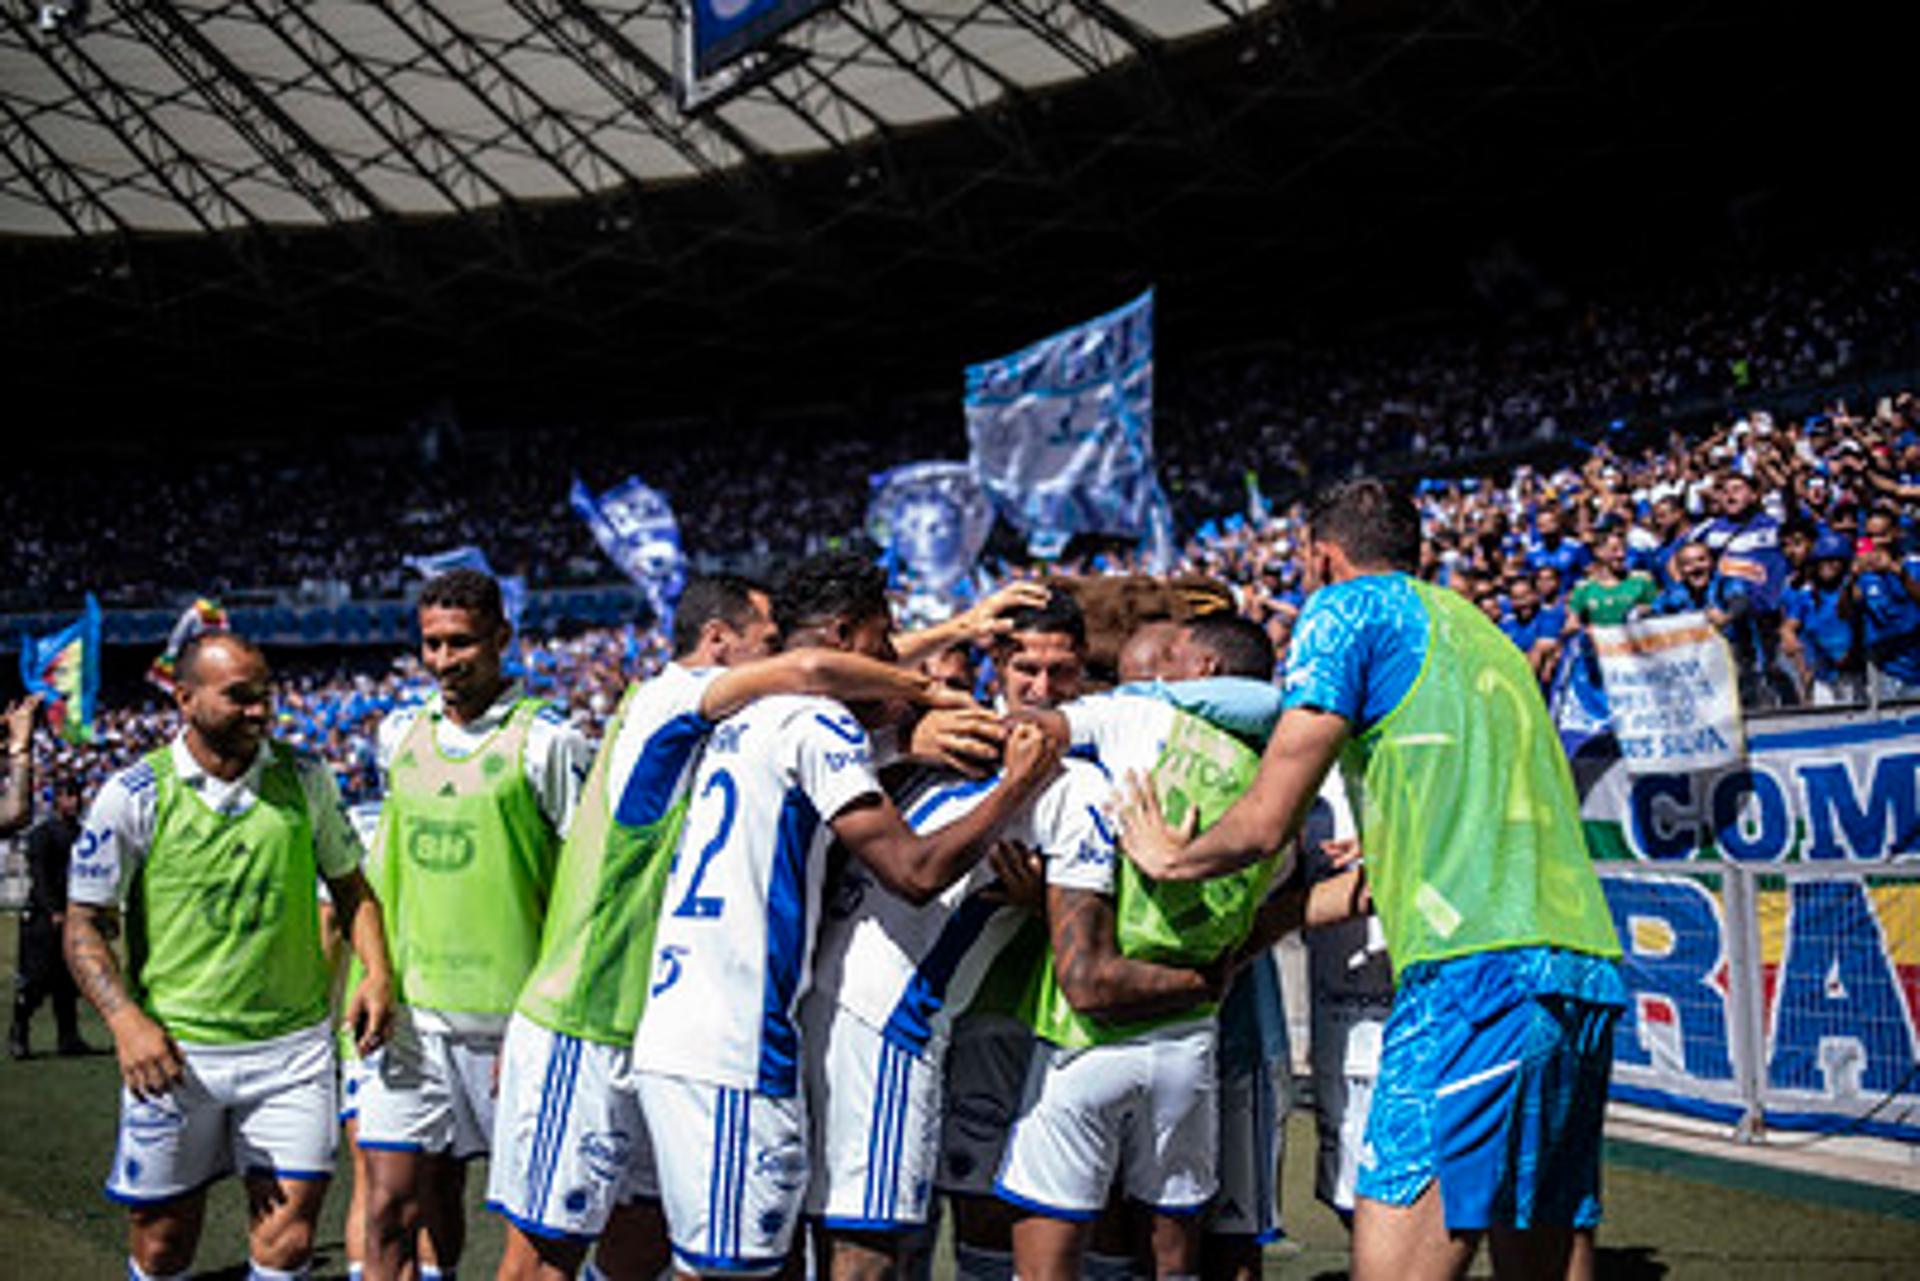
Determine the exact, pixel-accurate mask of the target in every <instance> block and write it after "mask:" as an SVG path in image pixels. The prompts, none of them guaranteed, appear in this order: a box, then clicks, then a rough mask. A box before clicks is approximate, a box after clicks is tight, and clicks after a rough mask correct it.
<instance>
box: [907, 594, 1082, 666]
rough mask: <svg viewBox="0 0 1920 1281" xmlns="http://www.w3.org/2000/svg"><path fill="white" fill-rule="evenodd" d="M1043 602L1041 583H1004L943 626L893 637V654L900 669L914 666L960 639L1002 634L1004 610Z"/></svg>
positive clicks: (1045, 600)
mask: <svg viewBox="0 0 1920 1281" xmlns="http://www.w3.org/2000/svg"><path fill="white" fill-rule="evenodd" d="M1046 603H1047V589H1046V586H1045V585H1044V584H1042V583H1037V582H1031V581H1021V582H1017V583H1008V584H1007V585H1006V586H1005V587H1002V588H1001V589H1000V590H999V591H997V592H995V593H993V594H992V595H991V596H989V597H987V598H986V599H985V600H983V601H981V602H980V603H979V604H977V605H975V606H973V608H971V609H968V610H965V611H963V612H961V613H958V614H955V615H954V616H953V617H952V618H949V619H948V620H947V621H946V622H944V623H935V624H934V625H933V626H932V627H927V628H922V629H921V630H920V631H917V632H905V633H901V634H898V635H896V636H894V638H893V648H894V652H895V653H897V654H898V655H899V656H900V664H901V666H903V667H917V666H919V664H920V661H921V660H922V659H924V658H926V657H927V656H929V655H931V654H937V653H939V652H940V651H941V650H943V649H945V648H946V647H947V646H949V645H953V644H957V643H958V642H960V641H963V640H971V641H978V642H985V641H987V640H990V639H992V638H993V637H994V636H996V635H998V634H1000V633H1002V632H1005V631H1006V630H1007V627H1008V623H1007V621H1006V620H1005V619H1004V618H1002V617H1001V615H1002V614H1004V613H1006V612H1007V611H1008V610H1013V609H1021V608H1038V607H1039V606H1041V605H1044V604H1046Z"/></svg>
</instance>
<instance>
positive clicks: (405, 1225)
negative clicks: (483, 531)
mask: <svg viewBox="0 0 1920 1281" xmlns="http://www.w3.org/2000/svg"><path fill="white" fill-rule="evenodd" d="M419 608H420V656H421V660H422V662H424V663H425V665H426V668H427V670H428V671H429V672H430V673H432V675H433V677H434V680H435V681H436V682H437V683H438V686H439V688H438V689H437V690H436V691H435V692H434V694H433V695H432V697H430V698H429V699H428V700H427V702H426V704H425V705H424V706H421V707H417V708H407V709H403V710H401V711H397V712H394V713H393V714H392V715H390V716H388V717H387V719H386V720H385V721H384V722H382V724H381V726H380V734H379V754H380V761H381V766H382V769H383V770H384V772H385V775H386V782H387V787H386V798H385V801H384V802H383V803H382V806H381V814H380V841H379V844H380V846H381V855H380V866H379V872H380V884H379V887H378V888H379V891H380V896H381V902H382V904H383V906H384V908H385V911H386V919H387V930H388V936H389V937H390V938H391V939H392V940H393V949H394V971H395V976H396V981H397V983H398V984H399V994H400V1000H401V1003H402V1017H401V1018H400V1020H399V1022H398V1025H397V1027H396V1029H395V1034H394V1037H393V1040H392V1042H391V1043H390V1044H389V1045H387V1046H386V1047H385V1048H384V1049H382V1051H381V1052H380V1054H379V1055H378V1056H376V1057H375V1058H374V1059H372V1060H371V1061H369V1062H368V1064H367V1067H368V1075H367V1080H366V1084H365V1085H364V1086H363V1087H362V1089H361V1091H360V1147H361V1149H362V1150H363V1151H364V1152H366V1153H367V1173H368V1183H369V1187H368V1192H367V1198H366V1217H367V1229H366V1236H367V1246H366V1258H365V1270H366V1275H367V1276H368V1277H370V1278H373V1279H374V1281H397V1279H398V1278H400V1277H403V1276H409V1275H415V1273H414V1272H413V1271H412V1269H413V1267H414V1264H413V1261H412V1260H411V1258H410V1255H411V1254H412V1244H413V1242H414V1240H415V1238H416V1236H417V1234H418V1229H419V1227H420V1226H421V1225H422V1224H423V1223H424V1225H425V1226H426V1228H427V1230H428V1232H429V1233H430V1234H431V1236H432V1239H433V1243H434V1250H435V1253H436V1255H437V1257H438V1259H439V1260H440V1262H439V1265H438V1267H437V1268H433V1269H429V1268H427V1267H425V1266H421V1267H420V1268H419V1269H418V1272H417V1275H419V1276H421V1277H423V1278H431V1277H433V1276H436V1275H438V1276H442V1277H444V1276H448V1275H451V1273H452V1270H453V1269H454V1268H456V1267H457V1266H458V1265H459V1260H460V1253H461V1247H462V1244H463V1237H464V1231H465V1224H464V1216H463V1213H462V1211H461V1208H460V1188H461V1184H462V1183H463V1181H464V1170H463V1167H462V1166H461V1164H460V1162H461V1161H463V1160H465V1159H467V1158H471V1157H474V1156H478V1155H481V1154H482V1153H484V1152H486V1151H487V1149H488V1147H489V1145H490V1142H491V1138H492V1128H493V1107H494V1099H493V1089H494V1078H495V1075H496V1072H497V1070H498V1061H499V1053H500V1043H501V1040H502V1038H503V1037H504V1035H505V1033H506V1025H507V1016H508V1015H509V1014H510V1013H512V1010H513V1003H514V1001H515V999H516V998H518V996H519V995H520V988H521V986H522V984H524V983H525V981H526V977H527V973H528V971H529V970H530V969H531V968H532V966H533V961H534V957H535V956H536V955H537V953H538V950H539V946H540V926H541V921H542V919H543V918H544V916H545V913H546V906H547V898H548V895H549V894H550V893H551V890H552V885H553V869H554V863H555V861H556V859H557V856H558V854H559V849H560V836H561V834H562V833H563V832H565V830H566V828H567V825H568V823H569V822H570V821H571V820H572V817H573V810H574V804H575V801H576V799H577V798H578V796H579V792H580V787H581V784H582V782H583V781H584V780H585V778H586V775H587V771H588V768H589V766H590V764H591V754H590V752H589V749H588V747H587V743H586V740H585V739H584V738H582V737H581V735H580V734H579V732H578V731H576V730H574V729H573V728H572V727H571V726H569V725H568V724H567V722H566V720H565V718H564V717H563V716H562V715H561V714H560V712H559V711H558V710H557V709H555V708H553V707H551V706H549V705H547V704H546V703H543V702H541V701H539V700H537V699H531V698H526V697H523V695H522V692H521V688H520V686H519V684H518V683H517V682H513V681H509V680H508V679H507V677H506V675H505V673H504V671H503V670H502V664H503V661H504V657H505V654H506V649H507V645H508V643H509V641H510V640H511V639H512V631H511V629H510V628H509V626H508V624H507V620H506V614H505V611H504V610H503V608H502V606H501V599H500V587H499V584H498V583H496V582H495V581H494V580H493V579H492V578H491V577H489V576H488V575H486V574H482V573H479V572H477V571H475V570H470V569H456V570H450V571H448V572H447V573H445V574H442V575H440V576H439V577H437V578H434V579H432V580H430V581H429V582H428V583H427V584H426V585H425V586H424V587H423V588H422V589H421V592H420V599H419Z"/></svg>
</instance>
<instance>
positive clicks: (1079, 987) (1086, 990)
mask: <svg viewBox="0 0 1920 1281" xmlns="http://www.w3.org/2000/svg"><path fill="white" fill-rule="evenodd" d="M1047 931H1048V933H1049V935H1050V936H1051V937H1052V940H1053V973H1054V977H1055V978H1056V979H1057V980H1059V983H1060V990H1061V992H1062V993H1063V994H1065V996H1066V998H1067V1002H1068V1003H1069V1004H1070V1005H1072V1006H1073V1008H1074V1009H1075V1010H1077V1011H1079V1012H1080V1013H1081V1014H1084V1015H1086V1016H1087V1017H1089V1018H1096V1019H1103V1020H1105V1021H1107V1022H1114V1023H1119V1022H1129V1021H1132V1020H1134V1019H1145V1018H1153V1017H1155V1016H1157V1015H1162V1014H1176V1013H1178V1012H1179V1011H1181V1010H1186V1009H1191V1008H1193V1007H1194V1006H1196V1005H1204V1004H1205V1003H1207V1002H1208V1001H1215V1000H1218V999H1219V998H1220V992H1221V989H1222V988H1223V987H1224V983H1223V981H1222V980H1223V978H1224V973H1225V967H1224V966H1222V967H1220V970H1221V973H1220V974H1218V975H1216V974H1211V973H1208V972H1203V971H1201V970H1190V969H1185V968H1183V967H1180V966H1174V965H1157V964H1155V963H1153V962H1151V961H1138V960H1133V959H1131V958H1129V957H1126V956H1123V955H1122V954H1121V952H1120V945H1119V943H1118V941H1117V937H1116V935H1115V932H1114V915H1113V900H1112V899H1111V898H1109V897H1107V896H1106V895H1104V894H1099V893H1096V892H1094V891H1093V890H1079V889H1070V888H1068V887H1066V886H1062V885H1049V886H1048V887H1047Z"/></svg>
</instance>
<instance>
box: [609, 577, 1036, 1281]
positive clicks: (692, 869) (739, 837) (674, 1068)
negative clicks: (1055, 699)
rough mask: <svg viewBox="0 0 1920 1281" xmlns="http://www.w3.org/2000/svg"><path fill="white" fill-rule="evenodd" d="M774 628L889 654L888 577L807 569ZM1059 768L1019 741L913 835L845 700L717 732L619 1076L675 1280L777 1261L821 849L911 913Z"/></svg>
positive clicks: (796, 637)
mask: <svg viewBox="0 0 1920 1281" xmlns="http://www.w3.org/2000/svg"><path fill="white" fill-rule="evenodd" d="M774 618H775V621H776V622H777V623H778V625H779V627H780V631H781V636H782V640H783V643H784V646H785V648H786V649H788V650H799V649H806V648H810V647H818V648H828V649H839V650H850V651H852V652H855V653H863V654H867V655H869V656H870V657H875V658H879V659H882V660H887V659H891V658H892V657H893V650H892V646H891V645H890V643H889V642H888V638H887V637H888V630H889V625H890V619H889V616H888V606H887V599H886V583H885V577H884V575H883V574H882V573H881V572H880V571H879V570H878V569H877V568H876V567H875V566H873V565H871V564H869V563H867V562H866V561H865V560H863V559H862V558H860V557H857V556H851V555H847V554H831V555H826V556H818V557H814V558H812V559H810V560H808V561H806V562H803V563H802V564H801V565H800V566H799V567H797V568H796V569H795V570H794V571H793V573H792V574H790V575H789V576H788V578H787V579H786V581H785V582H783V583H782V584H781V586H780V589H779V591H778V592H777V594H776V596H775V600H774ZM863 710H866V711H867V712H868V713H869V715H875V716H877V715H878V714H880V712H881V709H878V708H869V709H863ZM1054 760H1055V757H1054V756H1053V755H1052V753H1051V752H1050V751H1049V749H1048V748H1047V746H1046V743H1045V738H1044V736H1043V735H1041V734H1039V733H1038V732H1037V731H1034V730H1031V729H1027V730H1022V731H1016V732H1015V733H1013V734H1012V735H1010V736H1009V738H1008V742H1007V750H1006V763H1005V769H1004V771H1003V774H1002V777H1001V781H1000V782H999V783H998V784H996V785H995V786H994V787H993V789H992V791H991V792H990V793H989V795H988V797H987V799H986V800H984V801H983V802H982V803H981V805H980V806H979V807H978V808H976V809H975V810H973V812H971V813H969V814H967V815H966V816H965V817H963V818H961V819H960V820H959V821H957V822H955V823H953V824H951V825H949V826H947V827H945V828H942V829H941V830H939V831H938V832H934V833H931V834H929V835H928V836H925V837H920V836H916V835H915V834H914V832H913V831H912V829H911V828H909V827H908V826H907V825H906V823H905V822H904V821H903V820H902V819H901V817H900V814H899V812H898V810H896V809H895V808H894V807H893V805H892V803H891V802H890V801H888V800H887V798H886V795H885V793H884V792H882V791H881V789H880V785H879V781H878V780H877V779H876V778H875V776H874V773H873V767H872V763H871V749H870V747H869V744H868V739H867V734H866V731H865V729H864V728H863V727H862V723H861V722H860V721H859V720H857V719H856V718H855V717H854V716H853V715H852V714H851V713H850V712H849V711H848V710H847V709H846V708H845V707H844V706H843V705H842V704H839V703H836V702H833V701H832V700H829V699H823V698H814V697H794V696H781V697H774V698H764V699H761V700H759V701H758V702H756V703H754V704H753V705H752V706H750V707H748V708H747V709H746V710H744V711H742V712H740V713H739V714H737V715H735V716H733V717H731V718H729V719H728V720H726V721H725V722H723V723H721V724H720V725H719V726H717V727H716V728H715V729H714V730H713V732H712V734H711V735H710V737H709V739H708V742H707V745H706V747H705V749H704V751H703V752H702V755H701V758H700V762H699V765H698V766H697V768H696V770H695V773H694V777H693V781H692V788H691V796H692V802H691V807H690V809H689V811H688V816H687V820H686V824H685V827H684V829H683V830H682V833H681V836H680V840H679V844H678V846H677V849H676V852H675V856H674V863H673V867H672V871H671V873H670V875H669V878H668V882H667V886H666V893H665V897H664V898H663V899H662V901H661V915H660V920H659V925H658V930H657V932H656V934H655V938H654V956H655V965H654V972H653V980H652V985H651V987H650V989H649V993H648V998H647V1006H646V1009H645V1011H644V1013H643V1014H642V1016H641V1021H640V1027H639V1031H638V1032H637V1033H636V1035H635V1037H634V1048H633V1060H632V1063H633V1069H634V1079H635V1087H636V1090H637V1092H638V1095H639V1099H640V1107H641V1111H642V1114H643V1115H644V1116H645V1118H646V1122H647V1129H648V1133H649V1137H650V1139H651V1142H652V1145H653V1151H654V1158H655V1161H656V1163H657V1167H658V1171H659V1183H660V1192H661V1202H662V1208H663V1210H664V1211H665V1214H666V1220H667V1227H668V1231H669V1234H670V1236H671V1238H672V1243H673V1251H674V1256H675V1260H676V1266H677V1268H678V1270H679V1271H680V1272H681V1273H683V1274H686V1275H743V1276H755V1275H765V1274H769V1273H772V1272H774V1271H776V1270H778V1269H779V1268H780V1267H781V1266H783V1264H784V1263H785V1262H786V1256H787V1250H788V1246H789V1244H790V1242H791V1240H792V1235H793V1229H794V1226H795V1221H796V1219H797V1217H798V1215H799V1212H800V1208H801V1201H802V1198H803V1196H804V1193H805V1189H806V1182H807V1177H808V1168H809V1156H808V1149H807V1117H806V1112H805V1103H804V1099H803V1097H802V1093H801V1062H802V1060H801V1055H802V1050H803V1046H802V1043H801V1032H800V1028H799V1026H798V1024H797V1022H796V1019H795V1013H796V1010H797V1006H798V1003H799V1000H800V998H801V997H802V996H804V995H805V993H806V990H807V986H808V979H809V975H810V968H811V961H812V956H813V943H814V933H815V928H816V926H817V923H818V921H819V915H820V898H821V891H822V886H823V884H824V881H825V877H826V870H827V869H826V848H827V845H828V843H829V842H830V841H833V840H838V841H839V842H840V844H842V845H843V846H845V847H846V849H847V851H848V852H849V853H850V854H852V855H853V856H855V857H857V858H859V859H860V860H861V861H862V862H863V863H864V864H865V865H866V866H867V867H868V868H869V869H871V870H872V871H873V873H874V875H875V876H876V877H877V878H878V879H879V880H880V881H881V883H882V884H884V885H886V886H887V887H888V888H889V889H890V890H892V891H894V892H895V893H897V894H900V895H902V896H903V897H904V898H906V899H907V900H908V901H910V902H926V901H928V900H929V899H931V898H932V897H934V896H935V895H937V894H938V893H939V892H940V891H941V890H943V889H945V888H946V887H947V886H948V885H950V884H952V883H953V881H955V880H957V879H958V878H959V877H961V876H962V875H964V874H965V873H966V871H967V870H968V869H969V868H970V867H971V866H972V865H973V864H974V863H975V862H977V861H978V859H979V857H980V856H981V854H982V853H983V851H984V848H985V844H986V842H987V841H988V839H989V838H990V837H991V836H992V834H993V833H994V832H995V830H996V829H997V828H998V826H999V825H1000V824H1002V823H1004V822H1005V821H1006V820H1007V819H1008V818H1009V817H1011V815H1012V814H1014V813H1015V812H1016V811H1017V810H1018V809H1019V808H1020V806H1021V805H1023V804H1025V803H1026V801H1027V800H1028V799H1030V798H1031V797H1032V795H1033V794H1034V792H1035V791H1036V790H1037V789H1038V787H1039V786H1040V785H1041V784H1043V783H1044V782H1045V781H1046V779H1047V777H1048V775H1049V774H1050V773H1051V772H1052V769H1053V765H1054Z"/></svg>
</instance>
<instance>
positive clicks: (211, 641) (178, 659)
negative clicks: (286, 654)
mask: <svg viewBox="0 0 1920 1281" xmlns="http://www.w3.org/2000/svg"><path fill="white" fill-rule="evenodd" d="M215 644H220V645H231V646H233V647H234V648H235V649H238V650H239V651H240V652H241V653H243V654H251V655H252V656H253V657H255V658H257V659H259V660H260V661H261V662H263V663H264V662H265V661H266V659H267V656H266V655H265V654H264V653H262V652H261V649H260V647H259V646H258V645H256V644H254V643H253V642H252V641H250V640H248V639H247V638H246V637H244V636H242V635H240V634H239V633H237V632H230V631H228V630H226V629H225V628H224V627H223V628H218V629H216V630H213V631H205V632H201V633H200V634H199V635H197V636H190V637H188V638H187V640H186V643H185V644H183V645H181V646H180V652H179V653H177V654H175V655H174V656H173V679H174V683H175V684H178V685H191V684H193V683H194V682H195V681H196V680H198V679H199V676H198V674H197V672H196V669H197V668H198V667H199V666H200V655H202V654H204V653H205V652H206V650H207V647H208V646H209V645H215Z"/></svg>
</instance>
